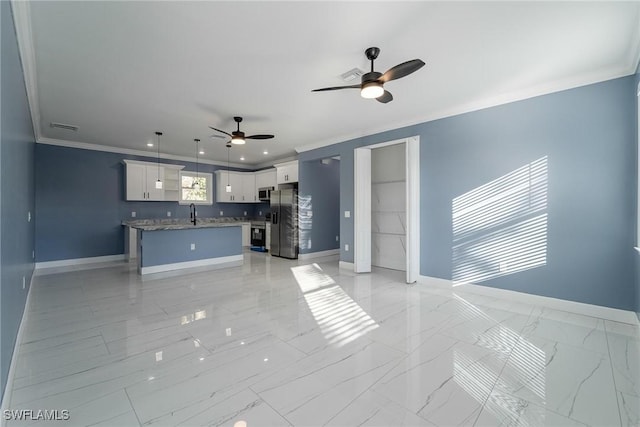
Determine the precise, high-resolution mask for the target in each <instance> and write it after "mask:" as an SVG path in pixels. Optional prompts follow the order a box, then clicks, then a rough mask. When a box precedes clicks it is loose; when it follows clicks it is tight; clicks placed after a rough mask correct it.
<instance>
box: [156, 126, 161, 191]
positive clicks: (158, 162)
mask: <svg viewBox="0 0 640 427" xmlns="http://www.w3.org/2000/svg"><path fill="white" fill-rule="evenodd" d="M156 135H157V137H158V160H157V164H158V181H160V135H162V132H156Z"/></svg>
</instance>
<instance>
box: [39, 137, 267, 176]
mask: <svg viewBox="0 0 640 427" xmlns="http://www.w3.org/2000/svg"><path fill="white" fill-rule="evenodd" d="M36 142H37V143H38V144H46V145H56V146H59V147H67V148H79V149H81V150H92V151H104V152H107V153H118V154H129V155H132V156H142V157H148V158H150V159H156V158H157V155H153V154H150V153H149V152H148V151H142V150H132V149H130V148H121V147H111V146H109V145H99V144H89V143H87V142H78V141H65V140H62V139H53V138H40V139H38V140H37V141H36ZM160 158H161V159H166V160H177V161H181V162H191V163H195V162H196V158H195V157H186V156H174V155H173V154H162V153H160ZM198 163H200V164H205V165H215V166H227V165H228V166H230V167H233V168H236V169H246V170H254V169H256V167H255V166H253V165H247V164H241V163H227V162H219V161H216V160H207V159H203V158H202V157H199V158H198Z"/></svg>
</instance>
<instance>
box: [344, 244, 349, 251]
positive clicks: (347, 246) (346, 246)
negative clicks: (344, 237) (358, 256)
mask: <svg viewBox="0 0 640 427" xmlns="http://www.w3.org/2000/svg"><path fill="white" fill-rule="evenodd" d="M344 250H345V252H349V244H348V243H345V244H344Z"/></svg>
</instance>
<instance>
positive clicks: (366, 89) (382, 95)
mask: <svg viewBox="0 0 640 427" xmlns="http://www.w3.org/2000/svg"><path fill="white" fill-rule="evenodd" d="M364 54H365V55H366V57H367V59H368V60H369V61H371V71H370V72H368V73H365V74H363V75H362V81H361V83H360V84H359V85H349V86H334V87H325V88H322V89H314V90H312V92H325V91H329V90H340V89H360V96H362V97H363V98H368V99H376V100H377V101H378V102H381V103H383V104H386V103H387V102H391V101H393V95H391V93H390V92H389V91H387V90H385V89H384V84H385V83H386V82H389V81H391V80H396V79H399V78H402V77H406V76H408V75H409V74H411V73H413V72H415V71H418V70H419V69H420V68H422V67H423V66H424V65H425V64H424V62H423V61H422V60H421V59H412V60H410V61H407V62H403V63H402V64H398V65H396V66H395V67H392V68H390V69H388V70H387V72H386V73H384V74H381V73H379V72H376V71H374V70H373V61H375V59H376V58H377V57H378V55H379V54H380V49H379V48H377V47H370V48H368V49H367V50H365V51H364Z"/></svg>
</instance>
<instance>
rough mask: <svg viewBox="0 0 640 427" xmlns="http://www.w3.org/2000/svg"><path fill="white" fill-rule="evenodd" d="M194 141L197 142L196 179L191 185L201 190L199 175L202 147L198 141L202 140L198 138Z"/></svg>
mask: <svg viewBox="0 0 640 427" xmlns="http://www.w3.org/2000/svg"><path fill="white" fill-rule="evenodd" d="M194 141H195V142H196V179H195V181H193V184H192V185H191V188H193V189H194V190H200V180H199V178H200V175H198V154H199V153H200V149H199V148H198V143H199V142H200V140H199V139H198V138H196V139H194Z"/></svg>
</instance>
